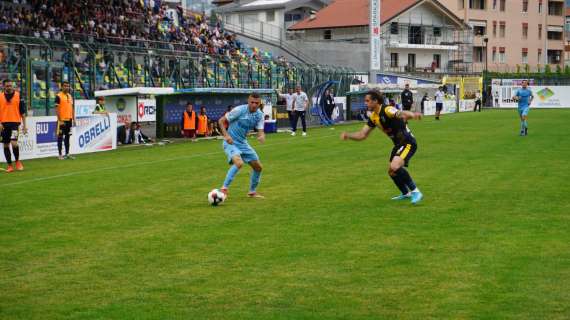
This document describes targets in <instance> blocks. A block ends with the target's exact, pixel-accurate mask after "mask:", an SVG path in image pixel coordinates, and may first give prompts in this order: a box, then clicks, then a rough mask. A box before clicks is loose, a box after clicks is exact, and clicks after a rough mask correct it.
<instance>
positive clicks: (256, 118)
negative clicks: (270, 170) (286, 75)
mask: <svg viewBox="0 0 570 320" xmlns="http://www.w3.org/2000/svg"><path fill="white" fill-rule="evenodd" d="M260 107H261V97H260V96H259V95H258V94H256V93H252V94H250V95H249V98H248V99H247V104H244V105H241V106H238V107H235V108H234V109H232V111H230V112H229V113H228V114H226V115H225V116H223V117H222V118H220V120H219V123H220V129H221V131H222V134H223V136H224V144H223V146H224V152H225V153H226V155H227V156H228V162H229V164H230V165H231V167H230V169H229V170H228V174H227V176H226V180H224V186H223V187H222V189H221V191H222V192H223V193H225V194H226V195H227V194H228V188H229V187H230V184H231V183H232V181H233V180H234V177H235V176H236V174H237V173H238V172H239V170H240V169H241V167H242V166H243V164H244V162H245V163H248V164H249V165H250V166H251V168H252V169H253V171H252V173H251V183H250V186H249V193H248V194H247V196H248V197H250V198H263V196H262V195H260V194H259V193H257V191H256V189H257V186H258V185H259V180H260V178H261V170H262V166H261V162H259V157H258V156H257V153H256V152H255V150H253V148H252V147H251V146H250V145H249V143H247V133H248V132H249V131H250V130H253V129H254V128H255V129H257V140H258V141H259V142H260V143H264V142H265V133H264V132H263V127H264V124H265V121H264V116H263V112H262V111H261V110H260ZM227 123H229V127H228V129H227V130H226V127H225V125H226V124H227Z"/></svg>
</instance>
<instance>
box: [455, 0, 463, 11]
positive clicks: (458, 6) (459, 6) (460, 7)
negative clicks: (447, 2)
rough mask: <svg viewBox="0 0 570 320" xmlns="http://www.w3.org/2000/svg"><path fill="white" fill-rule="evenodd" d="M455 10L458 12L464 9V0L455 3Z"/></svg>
mask: <svg viewBox="0 0 570 320" xmlns="http://www.w3.org/2000/svg"><path fill="white" fill-rule="evenodd" d="M457 8H458V9H459V10H463V9H465V0H458V1H457Z"/></svg>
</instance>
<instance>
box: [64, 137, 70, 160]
mask: <svg viewBox="0 0 570 320" xmlns="http://www.w3.org/2000/svg"><path fill="white" fill-rule="evenodd" d="M64 142H65V155H68V154H69V135H66V136H65V141H64Z"/></svg>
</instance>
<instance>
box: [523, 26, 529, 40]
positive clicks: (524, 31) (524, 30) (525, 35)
mask: <svg viewBox="0 0 570 320" xmlns="http://www.w3.org/2000/svg"><path fill="white" fill-rule="evenodd" d="M522 38H523V39H528V23H523V24H522Z"/></svg>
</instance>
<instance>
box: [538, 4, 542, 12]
mask: <svg viewBox="0 0 570 320" xmlns="http://www.w3.org/2000/svg"><path fill="white" fill-rule="evenodd" d="M538 13H542V1H539V2H538Z"/></svg>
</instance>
